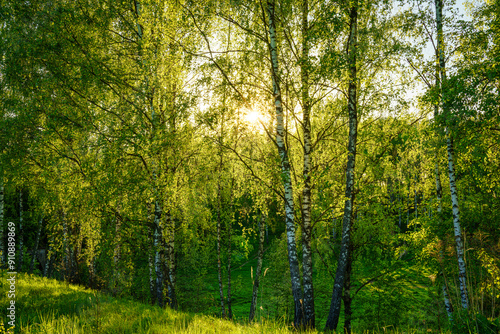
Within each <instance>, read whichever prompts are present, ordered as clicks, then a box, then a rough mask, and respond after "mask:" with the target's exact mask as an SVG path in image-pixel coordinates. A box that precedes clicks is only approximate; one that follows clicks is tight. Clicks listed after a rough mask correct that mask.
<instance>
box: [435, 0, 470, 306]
mask: <svg viewBox="0 0 500 334" xmlns="http://www.w3.org/2000/svg"><path fill="white" fill-rule="evenodd" d="M435 5H436V26H437V35H438V36H437V53H438V59H439V72H440V79H441V87H440V88H441V101H440V102H441V103H440V104H441V108H442V111H443V113H444V114H445V115H446V116H449V110H447V109H448V101H447V100H448V97H447V96H448V91H447V87H446V68H445V54H444V35H443V2H442V0H435ZM445 135H446V144H447V145H446V146H447V153H448V177H449V180H450V192H451V202H452V211H453V230H454V233H455V244H456V249H457V259H458V280H459V283H460V299H461V304H462V308H463V309H468V308H469V302H468V292H467V282H466V268H465V258H464V245H463V238H462V230H461V226H460V209H459V206H458V193H457V187H456V181H455V166H454V157H453V153H454V152H453V139H452V137H451V134H450V131H449V129H448V127H446V128H445Z"/></svg>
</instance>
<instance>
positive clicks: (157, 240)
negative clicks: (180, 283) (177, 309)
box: [153, 201, 164, 307]
mask: <svg viewBox="0 0 500 334" xmlns="http://www.w3.org/2000/svg"><path fill="white" fill-rule="evenodd" d="M160 221H161V208H160V204H159V203H158V201H155V212H154V232H153V246H154V251H155V259H154V264H155V273H156V291H155V292H156V301H157V303H158V306H160V307H163V306H164V303H163V285H164V284H163V281H164V279H163V273H162V270H161V245H162V228H161V222H160Z"/></svg>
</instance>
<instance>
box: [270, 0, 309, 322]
mask: <svg viewBox="0 0 500 334" xmlns="http://www.w3.org/2000/svg"><path fill="white" fill-rule="evenodd" d="M267 14H268V19H269V38H270V41H269V53H270V58H271V76H272V82H273V93H274V105H275V110H276V144H277V146H278V153H279V155H280V158H281V179H282V182H283V188H284V191H285V193H284V199H285V216H286V235H287V246H288V247H287V249H288V262H289V265H290V277H291V283H292V294H293V299H294V304H295V315H294V326H295V327H302V325H303V321H304V315H303V309H302V287H301V282H300V271H299V261H298V256H297V245H296V242H295V222H294V220H295V213H294V203H293V189H292V180H291V176H290V162H289V160H288V152H287V148H286V145H285V140H284V136H285V126H284V115H283V106H282V99H281V88H280V82H279V64H278V47H277V41H276V25H275V17H274V0H269V1H268V2H267Z"/></svg>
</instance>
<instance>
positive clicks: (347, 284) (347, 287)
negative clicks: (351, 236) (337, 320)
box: [342, 245, 352, 334]
mask: <svg viewBox="0 0 500 334" xmlns="http://www.w3.org/2000/svg"><path fill="white" fill-rule="evenodd" d="M351 246H352V245H350V246H349V258H348V259H347V267H346V272H345V281H344V294H343V296H342V300H343V301H344V334H351V319H352V309H351V304H352V297H351V272H352V247H351Z"/></svg>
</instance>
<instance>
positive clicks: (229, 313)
mask: <svg viewBox="0 0 500 334" xmlns="http://www.w3.org/2000/svg"><path fill="white" fill-rule="evenodd" d="M231 225H232V219H229V221H228V223H227V244H228V245H227V247H228V250H227V318H228V319H233V309H232V306H231V304H232V303H231V256H232V247H231V233H232V226H231Z"/></svg>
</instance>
